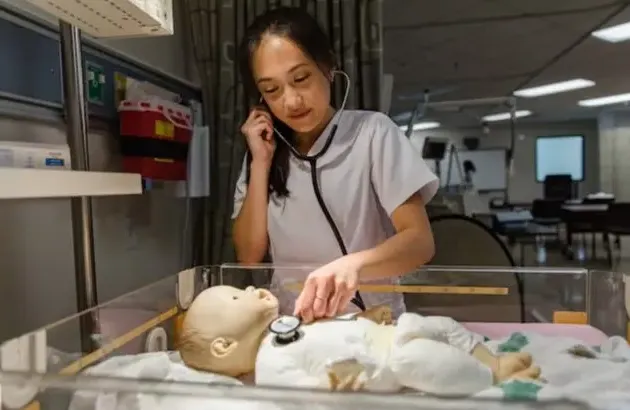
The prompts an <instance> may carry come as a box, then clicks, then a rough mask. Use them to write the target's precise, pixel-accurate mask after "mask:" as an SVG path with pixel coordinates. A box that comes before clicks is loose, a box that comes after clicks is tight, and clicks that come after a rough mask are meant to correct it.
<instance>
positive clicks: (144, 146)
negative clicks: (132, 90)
mask: <svg viewBox="0 0 630 410" xmlns="http://www.w3.org/2000/svg"><path fill="white" fill-rule="evenodd" d="M118 112H119V116H120V136H121V139H122V141H121V150H122V154H123V170H124V171H125V172H132V173H138V174H140V175H142V177H143V178H150V179H156V180H167V181H181V180H185V179H186V178H187V168H188V167H187V153H188V145H189V144H190V141H191V139H192V135H193V126H192V113H191V110H190V108H188V107H185V106H183V105H181V104H176V103H173V102H170V101H167V100H164V99H161V98H159V97H146V98H143V99H141V100H125V101H123V102H122V103H121V104H120V106H119V107H118Z"/></svg>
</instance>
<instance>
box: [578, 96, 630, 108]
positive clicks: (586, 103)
mask: <svg viewBox="0 0 630 410" xmlns="http://www.w3.org/2000/svg"><path fill="white" fill-rule="evenodd" d="M625 102H630V93H627V94H617V95H609V96H607V97H599V98H591V99H589V100H582V101H579V102H578V105H581V106H582V107H601V106H602V105H612V104H620V103H625Z"/></svg>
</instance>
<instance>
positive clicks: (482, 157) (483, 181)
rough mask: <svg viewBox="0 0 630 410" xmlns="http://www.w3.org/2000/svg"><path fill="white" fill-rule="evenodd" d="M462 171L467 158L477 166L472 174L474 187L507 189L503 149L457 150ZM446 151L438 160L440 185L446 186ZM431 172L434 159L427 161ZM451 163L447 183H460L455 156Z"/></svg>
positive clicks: (496, 189) (478, 188) (494, 189)
mask: <svg viewBox="0 0 630 410" xmlns="http://www.w3.org/2000/svg"><path fill="white" fill-rule="evenodd" d="M457 153H458V155H459V163H460V164H461V167H462V168H461V169H462V172H463V171H464V161H466V160H469V161H471V162H472V163H473V164H474V165H475V168H477V172H475V173H474V174H473V178H472V180H473V185H474V189H476V190H478V191H500V190H504V189H507V175H506V165H507V158H506V157H507V153H506V150H505V149H499V148H497V149H486V150H475V151H457ZM448 158H449V155H448V151H447V154H446V156H445V158H444V160H443V161H441V162H440V171H441V175H440V176H441V181H440V184H441V185H442V186H446V182H447V181H446V180H447V178H448V168H449V161H448ZM427 163H428V165H429V166H430V167H431V169H432V170H433V172H435V161H427ZM450 165H451V179H450V182H449V184H448V185H461V184H462V183H463V181H462V178H461V175H460V173H459V167H458V166H457V161H455V156H453V161H452V163H451V164H450Z"/></svg>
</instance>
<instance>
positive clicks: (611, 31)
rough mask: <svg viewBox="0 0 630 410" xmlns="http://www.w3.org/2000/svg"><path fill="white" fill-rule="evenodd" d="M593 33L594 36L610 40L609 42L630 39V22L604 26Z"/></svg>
mask: <svg viewBox="0 0 630 410" xmlns="http://www.w3.org/2000/svg"><path fill="white" fill-rule="evenodd" d="M591 34H592V35H593V37H597V38H598V39H600V40H604V41H608V42H609V43H620V42H622V41H626V40H630V23H623V24H619V25H617V26H611V27H607V28H603V29H601V30H597V31H594V32H592V33H591Z"/></svg>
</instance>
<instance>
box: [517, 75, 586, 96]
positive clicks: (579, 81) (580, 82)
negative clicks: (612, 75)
mask: <svg viewBox="0 0 630 410" xmlns="http://www.w3.org/2000/svg"><path fill="white" fill-rule="evenodd" d="M594 85H595V83H594V82H593V81H591V80H585V79H583V78H575V79H573V80H568V81H562V82H559V83H552V84H547V85H541V86H539V87H531V88H524V89H522V90H517V91H515V92H514V95H515V96H517V97H525V98H534V97H542V96H543V95H551V94H559V93H564V92H567V91H573V90H579V89H581V88H587V87H592V86H594Z"/></svg>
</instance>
